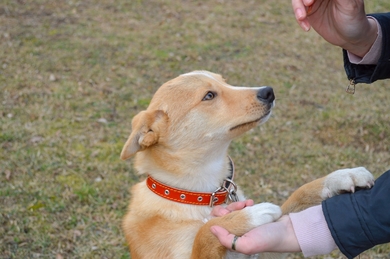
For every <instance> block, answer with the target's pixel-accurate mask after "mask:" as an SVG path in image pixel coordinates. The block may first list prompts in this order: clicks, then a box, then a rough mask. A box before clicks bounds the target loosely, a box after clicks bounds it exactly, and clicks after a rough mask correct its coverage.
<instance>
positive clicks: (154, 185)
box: [146, 157, 238, 207]
mask: <svg viewBox="0 0 390 259" xmlns="http://www.w3.org/2000/svg"><path fill="white" fill-rule="evenodd" d="M229 160H230V166H231V170H232V174H231V177H229V178H227V179H225V181H224V182H223V184H222V185H221V187H219V188H218V189H217V190H215V191H214V192H212V193H207V192H191V191H186V190H182V189H177V188H173V187H170V186H167V185H165V184H163V183H160V182H158V181H157V180H156V179H154V178H152V177H151V176H150V175H149V176H148V178H147V179H146V185H147V186H148V187H149V189H150V190H151V191H152V192H154V193H155V194H157V195H158V196H160V197H163V198H165V199H168V200H171V201H175V202H180V203H184V204H192V205H203V206H205V205H208V206H210V207H213V206H214V205H221V204H223V203H225V202H227V201H228V199H229V200H230V201H238V198H237V195H236V191H237V187H236V185H235V183H234V182H233V177H234V164H233V161H232V160H231V159H230V157H229Z"/></svg>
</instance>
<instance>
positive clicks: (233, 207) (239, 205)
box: [226, 199, 254, 211]
mask: <svg viewBox="0 0 390 259" xmlns="http://www.w3.org/2000/svg"><path fill="white" fill-rule="evenodd" d="M253 204H254V201H253V200H250V199H249V200H245V201H237V202H232V203H230V204H229V205H228V206H226V209H228V210H229V211H235V210H242V209H243V208H245V207H248V206H253Z"/></svg>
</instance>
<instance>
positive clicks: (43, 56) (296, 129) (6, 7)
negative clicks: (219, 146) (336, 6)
mask: <svg viewBox="0 0 390 259" xmlns="http://www.w3.org/2000/svg"><path fill="white" fill-rule="evenodd" d="M366 6H367V9H368V11H372V12H377V11H388V10H390V4H389V3H388V2H387V1H385V0H375V1H370V2H369V3H367V4H366ZM0 32H1V34H0V38H1V40H0V57H1V59H0V89H1V91H0V97H1V98H0V101H1V106H0V107H1V110H0V129H1V130H0V204H1V208H0V226H1V227H0V258H2V259H5V258H57V259H61V258H129V253H128V251H127V248H126V245H125V242H124V238H123V234H122V233H121V230H120V223H121V218H122V216H123V215H124V213H125V211H126V207H127V203H128V200H129V193H128V189H129V187H130V186H131V185H132V184H134V183H135V182H136V181H138V177H139V176H137V174H136V173H135V172H134V171H133V169H132V164H131V162H129V163H126V162H123V161H120V160H119V153H120V151H121V148H122V145H123V144H124V142H125V140H126V138H127V136H128V134H129V132H130V125H131V124H130V123H131V118H132V116H133V115H135V114H136V113H137V112H139V111H141V110H142V109H145V108H146V107H147V105H148V103H149V101H150V98H151V97H152V95H153V93H154V91H155V90H156V89H157V88H158V87H159V86H160V85H161V84H162V83H164V82H166V81H167V80H169V79H171V78H173V77H176V76H177V75H179V74H181V73H184V72H189V71H192V70H196V69H205V70H210V71H213V72H217V73H220V74H222V75H223V76H224V77H225V78H226V79H227V80H228V82H229V83H231V84H233V85H245V86H258V85H269V86H272V87H274V89H275V92H276V95H277V101H276V103H277V106H276V109H275V112H274V114H273V117H272V118H271V120H270V121H269V122H268V123H267V124H265V125H263V126H261V127H258V128H256V129H254V130H252V131H250V132H249V133H247V134H245V135H244V136H243V137H241V138H239V139H237V140H236V141H235V142H234V143H233V144H232V146H231V150H230V155H231V156H232V157H233V159H234V161H235V164H236V168H237V174H238V178H237V182H238V183H239V184H240V186H242V188H243V189H244V190H245V192H246V193H247V195H248V196H249V197H251V198H253V199H255V200H256V201H257V202H260V201H270V202H275V203H278V204H281V203H282V202H283V201H284V200H285V199H286V197H287V196H288V195H289V194H290V193H291V192H292V191H293V190H294V189H296V188H297V187H298V186H300V185H302V184H303V183H305V182H308V181H310V180H312V179H315V178H317V177H320V176H322V175H325V174H327V173H329V172H332V171H334V170H336V169H339V168H344V167H354V166H361V165H362V166H365V167H367V168H368V169H369V170H371V171H372V172H373V173H374V175H375V176H376V177H377V176H379V175H380V174H381V173H383V172H384V171H386V170H388V169H389V168H390V158H389V152H390V148H389V147H390V141H389V136H390V130H389V127H388V122H389V121H390V115H389V114H388V109H389V105H388V100H387V96H388V93H389V90H390V89H389V83H388V81H380V82H376V83H374V84H372V85H357V89H356V93H355V95H353V96H351V95H348V94H346V93H345V92H344V88H345V87H346V85H347V84H348V81H347V79H346V76H345V74H344V71H343V67H342V58H341V51H340V49H338V48H336V47H332V46H330V45H329V44H327V43H326V42H324V40H323V39H321V38H320V37H319V36H318V35H317V34H316V33H315V32H313V31H312V32H309V33H304V32H303V31H301V30H300V28H298V26H297V25H296V23H295V21H294V18H293V14H292V11H291V6H290V2H286V3H281V2H274V1H269V0H267V1H262V2H255V1H241V2H240V4H237V3H236V2H234V1H211V2H210V1H209V2H207V3H206V2H204V1H177V0H176V1H175V0H168V1H164V2H161V1H153V0H151V1H140V0H139V1H125V0H117V1H113V0H102V1H92V0H86V1H47V0H37V1H24V0H18V1H11V0H5V1H2V3H0ZM389 253H390V247H389V245H382V246H377V247H375V248H373V249H371V250H370V251H367V252H365V253H364V254H363V255H362V256H361V258H385V257H387V256H388V254H389ZM331 257H332V258H341V255H340V254H339V253H338V252H334V253H333V254H332V255H331ZM291 258H301V256H300V255H299V254H297V255H291ZM320 258H322V257H320Z"/></svg>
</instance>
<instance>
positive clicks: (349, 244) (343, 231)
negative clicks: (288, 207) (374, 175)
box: [322, 171, 390, 258]
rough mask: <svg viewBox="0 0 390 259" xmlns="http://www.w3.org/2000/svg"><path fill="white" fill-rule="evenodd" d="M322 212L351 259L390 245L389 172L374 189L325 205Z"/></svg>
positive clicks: (335, 199)
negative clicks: (373, 249)
mask: <svg viewBox="0 0 390 259" xmlns="http://www.w3.org/2000/svg"><path fill="white" fill-rule="evenodd" d="M322 209H323V212H324V216H325V219H326V221H327V224H328V227H329V230H330V232H331V234H332V237H333V239H334V240H335V242H336V244H337V246H338V248H339V249H340V251H341V252H342V253H343V254H344V255H345V256H347V257H348V258H354V257H355V256H357V255H358V254H360V253H362V252H363V251H365V250H367V249H369V248H371V247H373V246H375V245H379V244H383V243H388V242H390V171H387V172H385V173H384V174H383V175H382V176H380V177H379V178H378V179H377V180H376V181H375V185H374V187H372V188H371V189H364V190H359V191H357V192H356V193H352V194H350V193H348V194H342V195H338V196H335V197H332V198H330V199H327V200H325V201H323V202H322Z"/></svg>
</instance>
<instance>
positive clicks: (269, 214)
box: [244, 202, 282, 227]
mask: <svg viewBox="0 0 390 259" xmlns="http://www.w3.org/2000/svg"><path fill="white" fill-rule="evenodd" d="M244 210H245V212H246V213H247V215H248V216H249V218H250V220H249V222H250V223H251V224H252V227H257V226H260V225H263V224H266V223H270V222H273V221H275V220H277V219H278V218H280V216H282V210H281V209H280V207H279V206H277V205H275V204H272V203H268V202H263V203H259V204H255V205H253V206H250V207H245V208H244Z"/></svg>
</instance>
